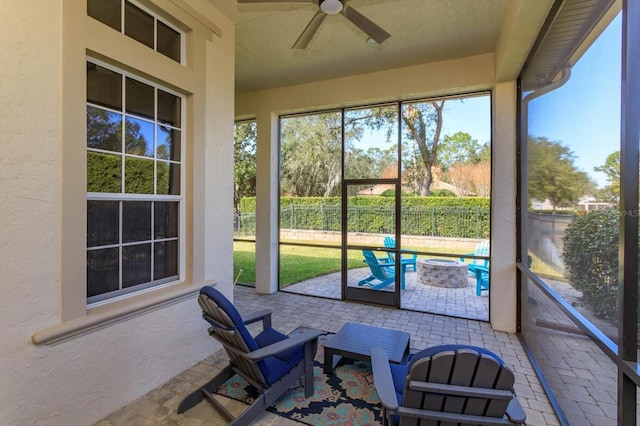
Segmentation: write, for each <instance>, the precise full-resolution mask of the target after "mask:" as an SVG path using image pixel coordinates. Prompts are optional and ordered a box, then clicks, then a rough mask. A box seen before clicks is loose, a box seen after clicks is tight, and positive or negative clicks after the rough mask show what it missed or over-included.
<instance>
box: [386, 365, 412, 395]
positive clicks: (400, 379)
mask: <svg viewBox="0 0 640 426" xmlns="http://www.w3.org/2000/svg"><path fill="white" fill-rule="evenodd" d="M389 367H390V368H391V378H392V379H393V388H394V390H395V391H396V398H398V405H402V397H403V395H404V384H405V382H406V380H407V374H409V368H408V366H407V364H389Z"/></svg>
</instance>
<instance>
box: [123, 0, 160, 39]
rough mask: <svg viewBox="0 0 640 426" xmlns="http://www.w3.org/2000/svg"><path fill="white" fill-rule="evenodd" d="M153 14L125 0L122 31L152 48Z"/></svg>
mask: <svg viewBox="0 0 640 426" xmlns="http://www.w3.org/2000/svg"><path fill="white" fill-rule="evenodd" d="M153 20H154V18H153V16H151V15H149V14H148V13H147V12H145V11H143V10H142V9H140V8H139V7H136V6H134V5H132V4H131V3H129V2H127V3H126V4H125V11H124V33H125V34H126V35H128V36H129V37H131V38H133V39H135V40H138V41H139V42H140V43H142V44H144V45H147V46H149V47H150V48H152V49H153Z"/></svg>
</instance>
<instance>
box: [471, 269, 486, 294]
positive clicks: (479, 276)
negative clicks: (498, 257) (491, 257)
mask: <svg viewBox="0 0 640 426" xmlns="http://www.w3.org/2000/svg"><path fill="white" fill-rule="evenodd" d="M473 271H474V276H475V277H476V296H480V295H481V294H482V291H483V290H487V291H489V268H486V267H484V266H482V265H475V267H474V268H473Z"/></svg>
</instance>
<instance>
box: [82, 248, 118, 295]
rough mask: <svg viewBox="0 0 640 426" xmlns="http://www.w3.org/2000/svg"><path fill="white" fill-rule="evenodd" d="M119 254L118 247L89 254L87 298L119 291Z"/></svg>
mask: <svg viewBox="0 0 640 426" xmlns="http://www.w3.org/2000/svg"><path fill="white" fill-rule="evenodd" d="M119 252H120V250H119V249H118V248H117V247H116V248H108V249H102V250H89V251H88V252H87V297H91V296H97V295H99V294H104V293H109V292H110V291H116V290H118V289H119V282H120V280H119V276H120V268H119V264H118V258H119V256H118V255H119Z"/></svg>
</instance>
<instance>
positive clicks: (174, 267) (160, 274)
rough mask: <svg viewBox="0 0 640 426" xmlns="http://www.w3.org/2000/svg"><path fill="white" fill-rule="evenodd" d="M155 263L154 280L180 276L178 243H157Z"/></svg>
mask: <svg viewBox="0 0 640 426" xmlns="http://www.w3.org/2000/svg"><path fill="white" fill-rule="evenodd" d="M153 262H154V263H153V279H154V280H159V279H161V278H166V277H172V276H175V275H178V242H177V241H163V242H160V243H155V251H154V260H153Z"/></svg>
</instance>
